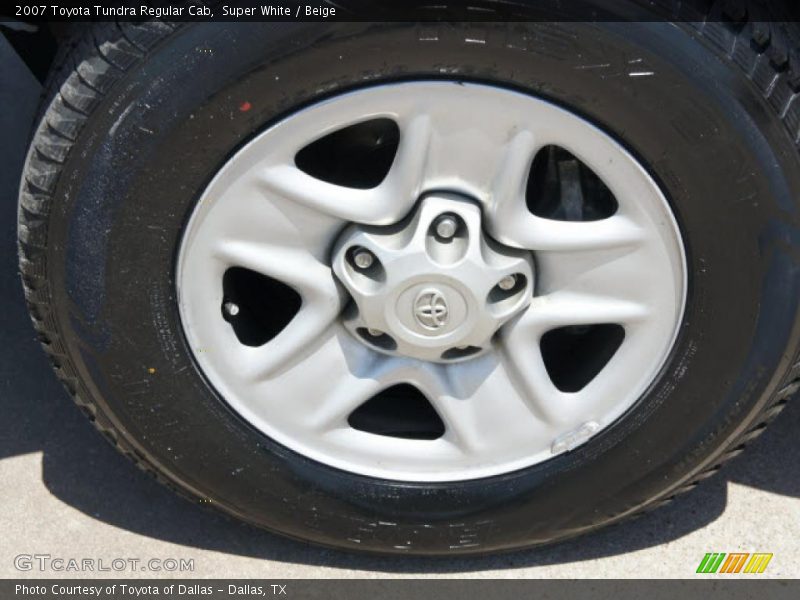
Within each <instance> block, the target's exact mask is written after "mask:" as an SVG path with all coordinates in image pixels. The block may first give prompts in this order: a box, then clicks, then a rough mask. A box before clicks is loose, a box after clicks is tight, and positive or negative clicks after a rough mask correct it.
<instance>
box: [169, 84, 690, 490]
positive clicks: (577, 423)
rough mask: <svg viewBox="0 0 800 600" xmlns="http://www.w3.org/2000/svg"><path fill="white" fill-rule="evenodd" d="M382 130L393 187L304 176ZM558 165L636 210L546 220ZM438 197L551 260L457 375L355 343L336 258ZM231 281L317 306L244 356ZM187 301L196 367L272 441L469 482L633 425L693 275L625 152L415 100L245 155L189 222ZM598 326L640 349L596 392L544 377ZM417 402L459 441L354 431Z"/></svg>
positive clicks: (273, 136) (475, 93)
mask: <svg viewBox="0 0 800 600" xmlns="http://www.w3.org/2000/svg"><path fill="white" fill-rule="evenodd" d="M375 118H389V119H392V120H393V121H394V122H395V123H396V124H397V125H398V127H399V130H400V142H399V146H398V149H397V154H396V156H395V158H394V162H393V163H392V166H391V168H390V170H389V172H388V174H387V175H386V177H385V178H384V179H383V181H382V183H380V185H378V186H377V187H374V188H371V189H352V188H346V187H342V186H338V185H334V184H332V183H328V182H325V181H322V180H320V179H316V178H314V177H312V176H310V175H308V174H307V173H305V172H303V171H301V170H300V169H299V168H298V167H297V166H296V164H295V155H296V154H297V152H299V151H300V150H301V149H302V148H304V147H306V146H307V145H308V144H310V143H312V142H313V141H315V140H317V139H320V138H322V137H323V136H325V135H327V134H329V133H331V132H334V131H337V130H340V129H342V128H344V127H347V126H349V125H353V124H356V123H360V122H364V121H366V120H369V119H375ZM548 145H557V146H560V147H561V148H564V149H566V150H568V151H569V152H571V153H572V154H573V155H574V156H575V157H577V158H578V159H580V161H582V162H583V163H584V164H585V165H587V166H588V167H589V168H590V169H591V170H592V171H593V172H594V173H595V174H597V176H599V177H600V179H602V181H603V182H604V183H605V185H606V186H607V187H608V188H609V189H610V190H611V192H612V193H613V194H614V196H615V198H616V201H617V203H618V208H617V210H616V212H615V213H614V214H613V215H612V216H609V217H608V218H604V219H600V220H596V221H581V222H568V221H560V220H553V219H546V218H542V217H537V216H534V215H533V214H532V213H531V212H530V211H529V210H528V208H527V206H526V203H525V185H526V181H527V178H528V173H529V170H530V165H531V161H532V160H533V157H534V156H535V155H536V152H537V151H538V149H540V148H543V147H545V146H548ZM439 190H447V191H448V192H453V193H457V194H460V195H462V196H464V197H469V198H470V199H472V200H473V201H474V202H475V203H476V205H477V206H479V207H480V209H481V210H480V212H481V214H482V219H483V221H482V227H483V229H484V230H485V231H486V232H487V234H488V236H490V237H491V238H493V239H494V240H496V241H497V242H500V243H502V244H504V245H505V247H508V248H512V249H523V250H526V251H531V252H532V253H533V256H534V258H535V275H534V278H535V286H534V293H533V296H532V297H531V298H529V300H528V301H526V304H525V305H524V307H523V309H521V310H519V312H517V313H515V314H513V315H512V316H511V317H510V318H509V319H508V320H506V321H504V322H503V323H502V324H500V325H499V329H498V331H497V332H496V334H495V335H494V336H492V337H491V346H490V347H488V348H487V349H486V350H485V351H483V352H481V353H480V354H478V355H476V356H474V357H470V358H469V359H468V360H459V361H454V362H448V363H442V362H436V361H431V360H425V359H421V358H418V357H415V356H413V355H412V356H409V355H399V354H392V353H385V352H380V351H378V350H376V348H374V347H371V346H370V345H369V344H367V343H364V342H363V340H360V339H358V338H357V336H355V335H353V333H352V329H349V328H348V327H347V323H346V319H345V318H344V317H343V311H344V309H345V306H346V305H347V303H348V302H349V299H350V290H349V289H348V288H347V286H346V285H343V283H342V281H341V280H340V278H339V277H337V275H336V274H335V273H334V269H333V268H332V263H333V262H334V261H335V255H332V250H331V249H332V248H334V247H335V246H336V244H337V240H340V239H341V237H340V236H342V231H343V230H346V229H347V227H348V226H350V227H353V225H352V224H361V225H366V226H377V227H380V226H387V225H391V224H394V223H397V222H400V221H401V220H403V219H404V218H406V217H407V216H408V215H409V214H412V213H413V212H414V210H415V206H417V205H418V202H419V200H420V198H423V197H424V196H425V195H426V193H428V192H432V191H439ZM448 225H449V224H448ZM231 267H243V268H247V269H250V270H252V271H255V272H257V273H262V274H264V275H267V276H269V277H271V278H274V279H276V280H278V281H281V282H283V283H285V284H287V285H289V286H291V287H292V288H293V289H294V290H296V291H297V292H298V294H299V295H300V297H301V299H302V305H301V307H300V309H299V312H298V313H297V315H296V316H295V317H294V318H293V319H292V320H291V322H289V323H288V325H286V327H285V328H284V329H283V330H282V331H281V332H280V333H279V334H278V335H277V336H276V337H274V338H273V339H272V340H270V341H269V342H267V343H266V344H264V345H262V346H260V347H250V346H246V345H243V344H242V343H241V342H240V341H239V339H238V338H237V337H236V335H235V334H234V333H233V330H232V328H231V326H230V325H229V323H228V322H226V320H225V319H223V318H222V317H221V314H220V307H221V305H222V304H223V301H224V298H223V290H222V286H221V284H220V282H221V280H222V278H223V276H224V274H225V272H226V271H227V270H228V269H229V268H231ZM177 291H178V302H179V311H180V316H181V319H182V322H183V327H184V330H185V335H186V338H187V341H188V344H189V346H190V347H191V350H192V352H193V354H194V357H195V359H196V361H197V364H198V365H199V367H200V368H201V369H202V371H203V373H204V374H205V376H206V377H207V378H208V380H209V381H210V383H211V384H212V385H213V386H214V388H215V389H216V390H217V391H218V393H219V394H220V395H221V396H222V397H223V398H224V399H225V401H226V402H227V403H228V404H229V405H230V406H231V407H232V408H233V409H234V410H235V411H236V412H237V413H239V414H240V415H241V416H242V417H243V418H244V419H245V420H246V421H248V422H249V423H250V424H252V425H253V426H254V427H255V428H256V429H258V430H259V431H261V432H263V433H264V434H266V435H267V436H269V437H270V438H272V439H274V440H275V441H277V442H279V443H281V444H283V445H284V446H286V447H288V448H290V449H292V450H294V451H296V452H298V453H300V454H302V455H304V456H306V457H309V458H311V459H314V460H317V461H319V462H322V463H325V464H327V465H330V466H333V467H337V468H340V469H343V470H346V471H349V472H353V473H358V474H362V475H367V476H373V477H379V478H386V479H393V480H403V481H456V480H466V479H475V478H480V477H487V476H492V475H498V474H502V473H507V472H511V471H514V470H517V469H521V468H524V467H529V466H531V465H535V464H537V463H540V462H542V461H545V460H547V459H549V458H551V457H553V456H555V455H557V454H561V453H563V452H566V451H570V450H572V449H573V448H575V447H577V446H578V445H580V444H583V443H584V442H586V441H587V440H588V439H590V438H591V437H592V436H594V435H596V434H597V433H598V432H599V431H602V430H603V429H604V428H606V427H608V426H609V425H610V424H611V423H613V422H614V421H615V420H617V419H618V418H619V417H620V416H621V415H623V413H625V412H626V411H627V410H628V409H629V408H630V407H631V406H632V405H633V404H634V403H635V402H636V400H637V399H638V398H639V397H640V396H641V395H642V394H643V393H644V392H645V390H646V389H647V388H648V386H649V385H650V384H651V383H652V382H653V380H654V379H655V377H656V375H657V374H658V372H659V370H660V369H661V368H662V366H663V364H664V362H665V360H666V357H667V356H668V354H669V352H670V349H671V348H672V345H673V343H674V340H675V337H676V334H677V330H678V326H679V324H680V322H681V319H682V316H683V309H684V303H685V291H686V265H685V257H684V251H683V245H682V242H681V238H680V234H679V230H678V227H677V224H676V222H675V219H674V216H673V214H672V211H671V209H670V207H669V205H668V203H667V201H666V199H665V198H664V195H663V194H662V193H661V191H660V189H659V188H658V186H657V185H656V183H655V182H654V181H653V179H652V178H651V177H650V176H649V175H648V173H647V172H646V171H645V170H644V169H643V168H642V166H641V165H640V164H639V163H638V162H637V161H636V159H634V158H633V156H631V155H630V154H629V153H628V152H627V151H626V150H625V149H624V148H623V147H622V146H620V145H619V144H618V143H617V142H616V141H614V140H613V139H612V138H611V137H610V136H608V135H607V134H605V133H603V132H602V131H600V130H599V129H597V128H596V127H594V126H593V125H591V124H590V123H588V122H587V121H585V120H583V119H582V118H580V117H578V116H577V115H575V114H573V113H571V112H569V111H567V110H564V109H562V108H559V107H557V106H555V105H553V104H551V103H548V102H545V101H542V100H539V99H536V98H534V97H531V96H527V95H524V94H521V93H517V92H513V91H509V90H506V89H502V88H497V87H492V86H486V85H479V84H461V83H459V84H456V83H454V82H430V81H429V82H409V83H398V84H390V85H382V86H377V87H371V88H366V89H363V90H359V91H354V92H350V93H346V94H342V95H339V96H336V97H334V98H331V99H329V100H326V101H323V102H320V103H318V104H315V105H313V106H310V107H308V108H305V109H303V110H301V111H299V112H297V113H295V114H293V115H291V116H289V117H287V118H285V119H283V120H281V121H280V122H278V123H276V124H275V125H273V126H272V127H270V128H269V129H267V130H266V131H264V132H263V133H261V134H259V135H258V136H256V137H255V139H253V140H252V141H251V142H249V143H248V144H247V145H246V146H245V147H243V148H242V149H241V150H239V151H238V152H237V153H236V154H235V155H234V156H233V157H232V158H231V159H230V160H229V161H228V162H227V163H226V164H225V165H224V167H223V168H222V169H221V170H220V171H219V173H218V174H217V175H216V176H215V177H214V179H213V180H212V182H211V183H210V184H209V186H208V187H207V189H206V190H205V191H204V193H203V194H202V196H201V198H200V200H199V201H198V203H197V205H196V208H195V210H194V212H193V214H192V216H191V218H190V220H189V223H188V225H187V228H186V230H185V233H184V236H183V239H182V242H181V246H180V251H179V255H178V269H177ZM434 296H435V295H434ZM434 296H425V300H426V301H429V300H430V299H431V298H434V300H436V298H435V297H434ZM426 306H427V305H426ZM595 323H615V324H618V325H621V326H622V327H623V328H624V333H625V337H624V340H623V341H622V343H621V345H620V346H619V348H618V349H617V350H616V352H615V353H614V354H613V356H612V357H611V359H610V360H609V361H608V362H607V364H606V365H605V366H604V367H603V368H602V370H601V371H600V372H599V373H598V374H597V375H596V376H595V377H594V378H593V379H592V380H591V381H590V382H589V383H588V384H587V385H586V386H585V387H583V388H582V389H581V390H580V391H577V392H564V391H561V390H559V389H558V388H557V387H556V386H555V385H554V383H553V381H552V380H551V377H550V376H549V375H548V372H547V370H546V368H545V364H544V361H543V357H542V352H541V348H540V341H541V338H542V336H543V335H544V334H545V333H546V332H547V331H549V330H551V329H553V328H555V327H563V326H580V325H589V324H595ZM399 383H408V384H411V385H413V386H414V387H416V388H417V389H418V390H419V391H421V392H422V393H423V394H424V396H425V397H426V398H427V399H428V400H429V402H430V403H431V405H432V406H433V408H434V409H435V410H436V412H437V413H438V415H439V416H440V417H441V419H442V421H443V423H444V425H445V430H444V434H443V435H441V437H439V438H437V439H433V440H420V439H402V438H397V437H389V436H383V435H376V434H374V433H367V432H364V431H360V430H357V429H354V428H353V427H351V426H350V425H349V423H348V416H349V415H350V414H351V413H352V412H353V411H354V410H355V409H356V408H357V407H358V406H360V405H361V404H363V403H364V402H366V401H367V400H369V399H370V398H371V397H373V396H375V395H376V394H377V393H378V392H380V391H381V390H384V389H386V388H388V387H391V386H393V385H396V384H399Z"/></svg>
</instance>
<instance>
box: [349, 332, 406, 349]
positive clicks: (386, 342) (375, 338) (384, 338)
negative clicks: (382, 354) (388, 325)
mask: <svg viewBox="0 0 800 600" xmlns="http://www.w3.org/2000/svg"><path fill="white" fill-rule="evenodd" d="M356 333H358V335H360V336H361V338H362V339H363V340H364V341H365V342H367V343H368V344H371V345H373V346H377V347H378V348H382V349H383V350H397V342H395V341H394V339H393V338H392V336H390V335H389V334H387V333H384V332H383V331H379V330H377V329H368V328H366V327H359V328H358V329H356Z"/></svg>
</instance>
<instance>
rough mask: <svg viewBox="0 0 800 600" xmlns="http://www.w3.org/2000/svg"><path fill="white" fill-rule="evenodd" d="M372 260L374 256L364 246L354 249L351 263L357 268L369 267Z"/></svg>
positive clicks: (373, 260)
mask: <svg viewBox="0 0 800 600" xmlns="http://www.w3.org/2000/svg"><path fill="white" fill-rule="evenodd" d="M374 262H375V257H374V256H373V255H372V252H370V251H369V250H365V249H364V248H360V249H358V250H356V251H355V253H354V254H353V263H354V264H355V265H356V267H358V268H359V269H362V270H363V269H369V268H370V267H371V266H372V263H374Z"/></svg>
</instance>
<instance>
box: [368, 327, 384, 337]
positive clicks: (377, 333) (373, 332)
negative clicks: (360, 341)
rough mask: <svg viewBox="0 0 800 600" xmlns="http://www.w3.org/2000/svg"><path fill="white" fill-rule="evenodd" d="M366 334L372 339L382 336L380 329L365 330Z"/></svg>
mask: <svg viewBox="0 0 800 600" xmlns="http://www.w3.org/2000/svg"><path fill="white" fill-rule="evenodd" d="M367 333H368V334H370V335H371V336H372V337H381V336H382V335H383V332H382V331H381V330H380V329H372V328H371V327H370V328H369V329H367Z"/></svg>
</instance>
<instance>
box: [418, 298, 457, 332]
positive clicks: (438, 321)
mask: <svg viewBox="0 0 800 600" xmlns="http://www.w3.org/2000/svg"><path fill="white" fill-rule="evenodd" d="M449 316H450V315H449V312H448V309H447V300H446V299H445V297H444V294H442V293H441V292H440V291H439V290H430V289H428V290H423V291H421V292H420V293H419V294H417V298H416V300H414V318H415V319H416V321H417V323H419V324H420V325H422V327H424V328H425V329H429V330H431V331H437V330H439V329H441V328H442V327H444V326H445V325H446V324H447V320H448V318H449Z"/></svg>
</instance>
